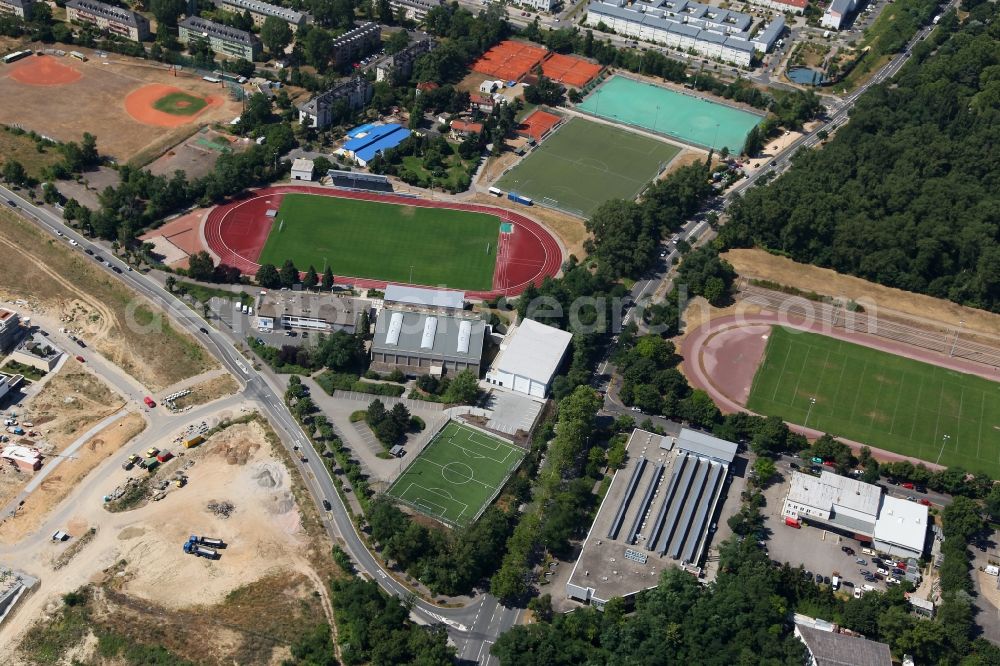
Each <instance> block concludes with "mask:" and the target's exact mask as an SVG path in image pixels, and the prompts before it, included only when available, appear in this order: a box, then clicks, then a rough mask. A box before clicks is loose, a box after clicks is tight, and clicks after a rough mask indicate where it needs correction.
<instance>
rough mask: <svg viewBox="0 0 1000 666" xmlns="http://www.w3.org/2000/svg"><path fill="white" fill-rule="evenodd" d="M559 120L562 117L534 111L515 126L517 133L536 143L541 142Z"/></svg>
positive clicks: (537, 110) (538, 110)
mask: <svg viewBox="0 0 1000 666" xmlns="http://www.w3.org/2000/svg"><path fill="white" fill-rule="evenodd" d="M561 120H562V116H557V115H556V114H554V113H549V112H547V111H542V110H540V109H536V110H535V111H532V112H531V113H529V114H528V116H527V117H526V118H525V119H524V120H523V121H521V124H520V125H518V126H517V133H518V134H521V135H525V136H530V137H531V138H532V139H534V140H535V141H536V142H537V141H541V140H542V139H543V138H545V135H546V134H548V133H549V132H551V131H552V128H553V127H555V126H556V125H558V124H559V122H560V121H561Z"/></svg>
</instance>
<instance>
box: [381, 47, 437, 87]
mask: <svg viewBox="0 0 1000 666" xmlns="http://www.w3.org/2000/svg"><path fill="white" fill-rule="evenodd" d="M434 46H435V42H434V39H433V38H431V37H424V38H421V39H418V40H417V41H415V42H413V43H411V44H409V45H408V46H407V47H406V48H405V49H403V50H402V51H399V52H398V53H394V54H392V55H391V56H389V57H388V58H385V59H384V60H382V61H381V62H379V63H378V65H376V66H375V80H376V81H386V80H388V81H390V82H392V83H393V84H396V85H398V84H400V83H403V82H404V81H406V80H407V79H409V78H410V75H412V74H413V63H415V62H416V61H417V58H419V57H420V56H422V55H423V54H425V53H430V52H431V51H432V50H434Z"/></svg>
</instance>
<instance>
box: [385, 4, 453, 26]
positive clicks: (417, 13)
mask: <svg viewBox="0 0 1000 666" xmlns="http://www.w3.org/2000/svg"><path fill="white" fill-rule="evenodd" d="M443 4H444V0H389V6H390V7H392V8H393V10H395V11H397V12H398V11H399V10H403V12H404V13H405V14H406V18H407V19H409V20H411V21H423V20H424V18H425V17H426V16H427V12H429V11H430V10H432V9H434V8H435V7H440V6H441V5H443Z"/></svg>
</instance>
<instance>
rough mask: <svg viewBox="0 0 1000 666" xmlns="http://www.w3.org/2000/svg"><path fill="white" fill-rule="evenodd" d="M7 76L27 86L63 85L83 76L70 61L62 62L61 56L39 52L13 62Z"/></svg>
mask: <svg viewBox="0 0 1000 666" xmlns="http://www.w3.org/2000/svg"><path fill="white" fill-rule="evenodd" d="M8 76H10V78H12V79H14V80H15V81H17V82H18V83H24V84H26V85H29V86H64V85H68V84H70V83H76V82H77V81H79V80H80V79H81V78H83V74H81V73H80V70H78V69H77V68H76V67H74V66H73V65H72V63H66V64H63V62H62V59H61V58H55V57H52V56H46V55H40V54H38V55H34V56H32V57H30V58H25V59H24V60H20V61H18V62H16V63H14V66H13V69H11V70H10V74H9V75H8Z"/></svg>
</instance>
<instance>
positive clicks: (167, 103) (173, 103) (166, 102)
mask: <svg viewBox="0 0 1000 666" xmlns="http://www.w3.org/2000/svg"><path fill="white" fill-rule="evenodd" d="M207 104H208V101H207V100H205V99H204V98H202V97H198V96H197V95H189V94H187V93H184V92H172V93H168V94H166V95H164V96H163V97H161V98H160V99H158V100H156V101H155V102H153V108H154V109H156V110H157V111H163V112H164V113H169V114H171V115H174V116H193V115H194V114H196V113H198V112H199V111H201V110H202V109H204V108H205V106H206V105H207Z"/></svg>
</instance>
